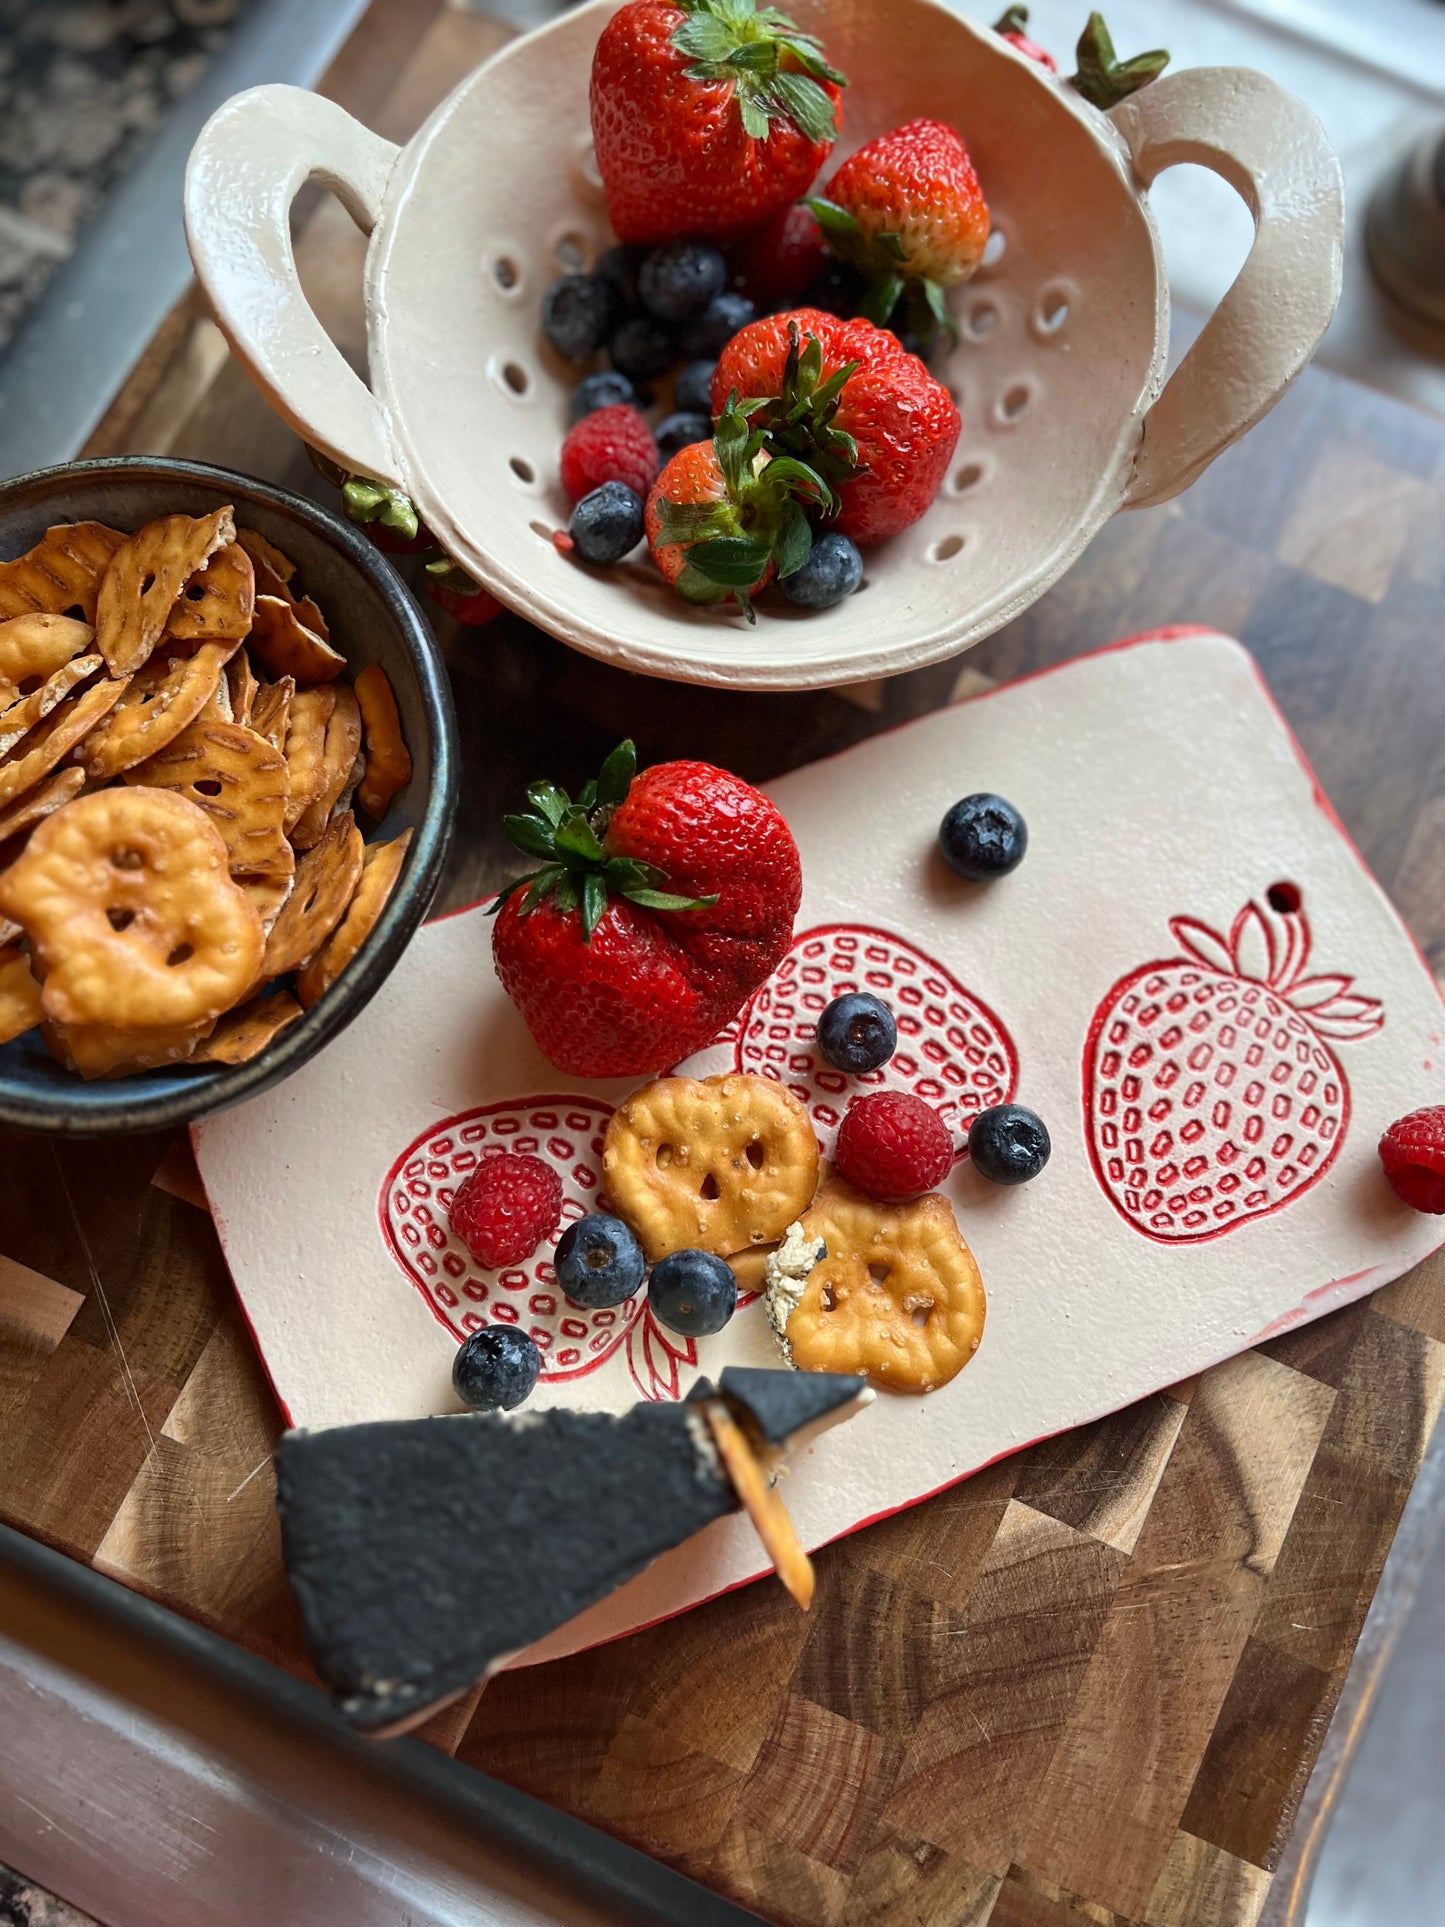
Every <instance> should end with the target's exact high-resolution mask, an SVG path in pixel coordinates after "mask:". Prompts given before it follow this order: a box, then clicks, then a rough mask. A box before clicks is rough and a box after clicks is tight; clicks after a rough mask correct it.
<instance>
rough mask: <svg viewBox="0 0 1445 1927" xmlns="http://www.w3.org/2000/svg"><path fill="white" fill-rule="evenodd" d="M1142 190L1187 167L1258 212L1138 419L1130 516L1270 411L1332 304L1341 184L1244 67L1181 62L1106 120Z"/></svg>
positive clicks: (1333, 166)
mask: <svg viewBox="0 0 1445 1927" xmlns="http://www.w3.org/2000/svg"><path fill="white" fill-rule="evenodd" d="M1109 118H1110V119H1111V120H1112V121H1113V123H1114V125H1115V126H1116V127H1117V128H1118V130H1119V132H1120V133H1121V134H1122V135H1123V137H1124V140H1125V141H1126V142H1127V144H1128V148H1129V152H1130V154H1131V156H1132V157H1133V162H1134V170H1135V173H1136V174H1137V175H1138V177H1139V180H1140V181H1141V182H1142V184H1143V185H1144V186H1145V187H1148V186H1149V184H1150V183H1151V182H1152V181H1153V180H1154V179H1155V178H1156V177H1157V176H1158V175H1160V174H1162V173H1163V171H1164V169H1165V168H1166V167H1178V166H1179V165H1180V164H1181V163H1182V162H1185V161H1193V162H1195V163H1197V164H1198V165H1199V166H1201V167H1207V168H1209V169H1210V170H1211V171H1212V172H1213V173H1215V174H1218V175H1220V176H1221V177H1222V178H1223V179H1224V180H1226V181H1228V183H1229V185H1230V186H1231V187H1232V188H1233V189H1234V190H1235V192H1236V193H1237V194H1238V195H1239V196H1240V198H1241V199H1242V200H1243V201H1244V202H1245V204H1246V206H1247V207H1248V208H1249V211H1250V213H1251V214H1252V215H1253V216H1254V230H1255V232H1254V245H1253V246H1252V247H1251V249H1250V251H1249V256H1248V258H1247V259H1246V261H1245V263H1244V266H1243V267H1242V268H1241V269H1240V271H1239V274H1238V275H1237V276H1236V278H1235V281H1234V283H1233V285H1232V286H1231V288H1230V289H1229V291H1228V293H1227V294H1226V295H1225V297H1224V299H1223V300H1222V301H1221V302H1220V304H1219V306H1218V307H1217V308H1216V309H1215V311H1214V313H1213V314H1212V315H1211V316H1210V318H1209V320H1208V321H1207V322H1206V323H1205V325H1204V328H1203V329H1202V331H1201V332H1200V334H1199V337H1198V339H1197V340H1196V341H1195V342H1194V344H1193V346H1192V347H1191V348H1190V349H1189V352H1188V353H1187V354H1186V355H1185V357H1184V359H1183V361H1182V362H1181V363H1180V364H1179V366H1178V368H1176V369H1175V371H1174V373H1173V375H1172V376H1171V377H1170V379H1169V381H1168V383H1167V384H1166V385H1165V388H1164V392H1163V393H1162V394H1161V395H1160V397H1159V399H1158V401H1156V402H1155V404H1154V406H1153V407H1152V408H1151V409H1150V410H1149V413H1148V415H1147V416H1146V418H1145V421H1144V439H1143V442H1142V444H1141V446H1140V449H1139V454H1138V457H1137V458H1136V461H1135V464H1134V473H1133V477H1132V479H1131V481H1130V484H1129V491H1128V494H1127V496H1126V497H1125V503H1124V506H1125V507H1126V508H1144V507H1147V506H1148V505H1149V504H1150V503H1152V502H1166V501H1168V499H1169V497H1170V496H1171V495H1178V494H1180V493H1181V492H1182V491H1183V490H1184V489H1186V488H1188V487H1189V485H1190V483H1191V482H1193V481H1194V480H1195V479H1196V477H1198V476H1199V475H1200V474H1201V473H1202V472H1203V470H1204V469H1206V468H1207V467H1208V466H1209V464H1210V463H1211V462H1212V461H1213V460H1214V458H1215V456H1216V455H1219V454H1221V453H1222V452H1223V451H1224V450H1225V449H1226V448H1228V447H1229V445H1230V443H1231V442H1234V441H1238V439H1239V437H1240V436H1241V435H1242V434H1244V432H1245V431H1246V429H1249V428H1252V427H1253V426H1254V424H1255V423H1256V422H1257V421H1258V420H1259V419H1260V417H1261V416H1262V415H1265V414H1267V413H1268V412H1269V410H1270V409H1271V408H1273V406H1274V404H1275V403H1276V402H1277V401H1278V400H1279V398H1280V396H1281V395H1282V394H1283V393H1284V391H1285V389H1286V388H1287V387H1288V386H1289V384H1290V382H1291V381H1293V380H1294V378H1295V376H1296V375H1297V374H1298V373H1299V371H1300V369H1301V368H1303V367H1304V365H1305V363H1306V362H1307V361H1308V360H1309V358H1310V356H1311V355H1312V354H1313V353H1314V351H1315V348H1316V347H1317V346H1318V345H1319V340H1320V337H1321V336H1322V335H1323V334H1324V331H1325V329H1326V327H1327V326H1328V325H1329V320H1330V316H1331V315H1332V314H1333V313H1334V311H1335V303H1336V302H1337V301H1338V300H1339V297H1340V268H1341V256H1342V248H1343V242H1344V231H1345V201H1344V182H1343V180H1342V178H1341V175H1340V164H1339V162H1338V160H1336V158H1335V155H1334V152H1333V150H1332V149H1331V147H1330V144H1329V142H1328V140H1327V139H1326V138H1325V131H1324V129H1323V127H1321V125H1320V123H1319V121H1318V120H1316V118H1315V116H1314V115H1313V114H1312V113H1311V112H1310V110H1309V108H1308V107H1306V106H1305V105H1304V103H1303V102H1302V101H1299V100H1296V99H1295V97H1294V95H1293V94H1290V93H1287V92H1286V91H1285V89H1284V88H1283V87H1279V86H1277V85H1276V84H1275V82H1274V81H1272V80H1270V79H1268V78H1267V77H1266V76H1265V75H1264V74H1260V73H1255V72H1254V71H1253V70H1252V69H1251V68H1248V67H1190V68H1185V69H1184V70H1183V71H1182V72H1180V73H1177V74H1169V75H1166V76H1165V77H1164V78H1163V79H1162V80H1156V81H1153V82H1152V83H1151V84H1150V85H1149V86H1147V87H1144V88H1142V89H1141V90H1140V91H1139V92H1138V93H1137V94H1134V95H1132V96H1131V97H1130V98H1129V99H1128V100H1126V101H1123V102H1122V103H1121V104H1120V105H1119V106H1118V107H1115V108H1113V109H1112V111H1111V112H1110V115H1109Z"/></svg>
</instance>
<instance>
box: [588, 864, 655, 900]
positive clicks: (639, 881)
mask: <svg viewBox="0 0 1445 1927" xmlns="http://www.w3.org/2000/svg"><path fill="white" fill-rule="evenodd" d="M603 875H604V876H605V877H606V878H607V887H608V889H609V890H618V891H620V892H621V893H622V895H623V896H626V894H627V892H628V891H629V890H656V889H660V888H661V887H662V885H663V884H664V883H666V881H667V872H666V871H665V870H659V869H658V867H657V865H656V864H655V863H644V862H643V861H642V860H641V858H639V857H635V856H614V857H609V858H608V862H607V868H606V869H605V870H604V871H603Z"/></svg>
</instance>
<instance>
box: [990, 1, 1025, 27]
mask: <svg viewBox="0 0 1445 1927" xmlns="http://www.w3.org/2000/svg"><path fill="white" fill-rule="evenodd" d="M1028 24H1029V10H1028V8H1027V7H1005V8H1004V10H1003V12H1002V13H1001V14H1000V15H999V17H998V19H997V20H995V21H994V23H993V30H994V32H995V33H1024V32H1025V31H1026V30H1027V28H1028Z"/></svg>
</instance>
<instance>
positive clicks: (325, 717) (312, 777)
mask: <svg viewBox="0 0 1445 1927" xmlns="http://www.w3.org/2000/svg"><path fill="white" fill-rule="evenodd" d="M335 707H336V691H335V690H334V689H331V688H326V687H323V688H320V689H298V690H297V691H296V694H295V695H294V696H293V697H292V698H291V707H290V711H289V713H288V715H287V718H286V768H287V771H288V776H289V781H290V785H291V794H290V798H289V800H288V802H287V804H286V829H287V832H288V834H289V833H290V831H291V830H293V829H294V828H295V827H296V825H297V823H298V822H299V821H300V820H301V818H302V816H303V815H304V814H305V813H306V811H307V810H309V809H310V807H311V805H312V804H313V803H314V802H315V801H316V799H317V797H318V796H320V794H321V791H322V788H323V786H324V785H325V782H326V726H327V724H328V723H329V722H330V721H331V712H332V710H333V709H334V708H335Z"/></svg>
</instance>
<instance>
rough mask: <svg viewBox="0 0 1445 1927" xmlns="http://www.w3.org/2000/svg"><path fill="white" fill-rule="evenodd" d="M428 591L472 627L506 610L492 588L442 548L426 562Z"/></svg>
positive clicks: (457, 618)
mask: <svg viewBox="0 0 1445 1927" xmlns="http://www.w3.org/2000/svg"><path fill="white" fill-rule="evenodd" d="M426 592H427V594H428V595H429V596H430V597H431V599H432V601H433V602H435V603H437V604H438V605H439V606H440V607H441V608H443V609H445V610H446V612H447V614H448V615H449V616H453V617H455V618H456V620H457V621H458V622H460V623H462V624H463V625H464V626H465V627H467V628H470V629H477V628H480V627H481V625H482V624H483V623H484V622H491V621H492V620H493V618H494V617H496V616H499V615H502V614H503V613H504V611H503V608H502V605H501V603H500V602H498V600H497V598H496V597H495V596H494V595H493V594H492V593H491V591H490V590H489V589H484V588H483V587H482V585H481V583H480V582H474V581H473V580H472V578H471V577H470V576H469V575H468V574H467V572H466V570H465V569H463V568H459V567H458V565H457V564H456V563H455V562H453V561H452V559H451V557H450V556H449V555H443V554H441V552H440V551H438V552H437V554H436V555H435V556H434V557H433V559H432V560H431V561H430V562H428V563H427V564H426Z"/></svg>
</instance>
